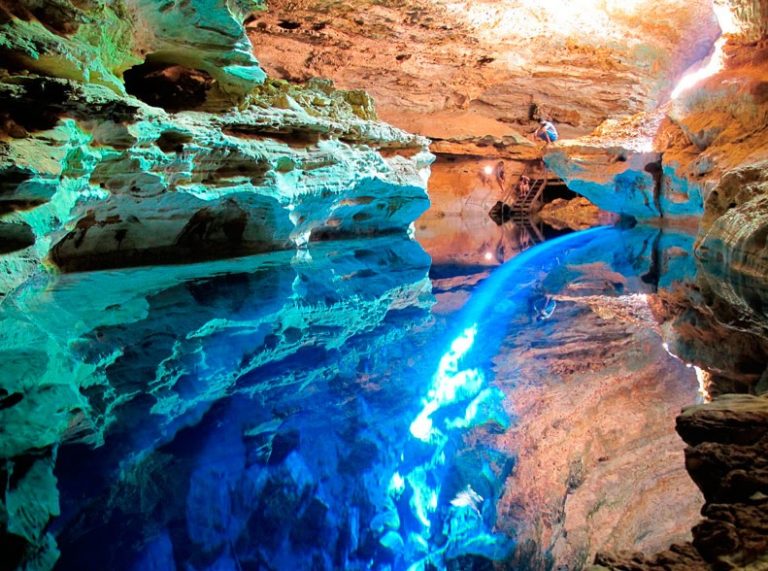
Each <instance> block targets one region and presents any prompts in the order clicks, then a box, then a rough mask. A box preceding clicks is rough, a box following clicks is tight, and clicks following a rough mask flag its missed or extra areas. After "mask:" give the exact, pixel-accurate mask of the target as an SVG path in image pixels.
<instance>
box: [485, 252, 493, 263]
mask: <svg viewBox="0 0 768 571" xmlns="http://www.w3.org/2000/svg"><path fill="white" fill-rule="evenodd" d="M484 257H485V259H486V260H488V261H490V260H492V259H493V254H491V253H490V252H486V253H485V256H484Z"/></svg>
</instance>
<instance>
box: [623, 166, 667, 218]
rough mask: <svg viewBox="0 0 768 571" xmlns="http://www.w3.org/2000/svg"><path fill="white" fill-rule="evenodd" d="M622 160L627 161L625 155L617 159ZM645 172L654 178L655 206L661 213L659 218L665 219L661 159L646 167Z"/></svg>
mask: <svg viewBox="0 0 768 571" xmlns="http://www.w3.org/2000/svg"><path fill="white" fill-rule="evenodd" d="M622 159H623V161H626V160H627V158H626V157H624V156H623V155H620V156H619V157H618V158H617V160H622ZM645 172H647V173H649V174H650V175H651V176H652V177H653V206H654V207H655V208H656V212H658V213H659V218H664V213H663V212H662V211H661V190H662V184H663V177H662V168H661V159H659V160H658V161H656V162H652V163H648V164H647V165H645Z"/></svg>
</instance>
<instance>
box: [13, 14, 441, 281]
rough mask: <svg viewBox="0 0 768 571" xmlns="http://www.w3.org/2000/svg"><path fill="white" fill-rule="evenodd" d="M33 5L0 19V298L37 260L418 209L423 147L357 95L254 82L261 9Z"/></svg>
mask: <svg viewBox="0 0 768 571" xmlns="http://www.w3.org/2000/svg"><path fill="white" fill-rule="evenodd" d="M36 5H37V4H30V6H28V7H23V6H22V7H18V6H16V5H14V6H16V8H14V9H10V8H7V7H6V8H5V10H4V11H3V20H2V22H1V23H0V34H2V38H3V39H4V42H5V43H4V46H3V47H4V50H5V53H6V55H7V58H4V60H3V61H4V65H5V69H3V70H0V100H2V103H3V106H2V107H3V112H2V135H3V136H2V139H0V185H1V187H2V193H1V194H0V202H2V208H3V210H4V211H5V214H4V216H3V218H2V228H3V232H4V233H5V234H7V235H9V236H11V237H12V243H15V244H16V249H15V250H14V251H13V252H9V253H7V254H5V255H4V256H3V257H2V260H0V264H2V265H3V268H4V270H5V271H3V278H2V282H3V283H2V287H0V291H3V292H6V291H8V290H9V289H10V288H12V287H14V286H15V285H18V284H19V283H20V282H21V281H23V280H24V279H25V278H26V277H27V276H28V275H30V273H31V272H33V271H35V269H36V268H37V267H38V265H39V262H40V260H43V259H48V260H50V261H51V262H53V263H54V264H55V265H56V266H58V267H59V268H62V269H64V270H80V269H91V268H100V267H116V266H125V265H137V264H146V263H158V262H184V261H189V260H196V259H210V258H218V257H224V256H233V255H240V254H245V253H251V252H262V251H270V250H275V249H285V248H295V247H297V246H302V245H303V244H305V243H306V242H307V241H309V240H317V239H326V238H330V237H344V236H349V235H370V234H374V233H380V232H391V231H405V230H406V229H407V227H408V226H409V224H410V223H411V222H412V221H413V220H414V219H415V218H416V217H417V216H418V215H419V214H420V213H421V212H422V211H423V210H424V209H426V207H427V204H428V201H427V198H426V193H425V185H426V177H427V175H428V167H429V164H430V162H431V160H432V156H431V155H430V154H429V153H428V151H427V150H426V145H427V141H426V140H425V139H423V138H420V137H417V136H412V135H409V134H407V133H405V132H403V131H400V130H398V129H394V128H392V127H389V126H388V125H385V124H383V123H378V122H376V121H375V110H374V109H373V103H372V100H371V99H370V98H369V97H368V96H367V95H365V94H364V93H362V92H355V91H338V90H336V89H335V88H334V87H333V85H332V84H331V83H330V82H328V81H323V80H314V81H312V82H310V83H309V84H307V85H306V86H304V87H294V86H291V85H289V84H287V83H285V82H281V81H266V82H265V79H264V77H265V76H264V73H263V71H262V70H261V68H260V67H259V65H258V63H257V62H256V60H255V59H254V58H253V55H252V54H251V45H250V42H249V40H248V38H247V37H246V35H245V33H244V28H243V26H242V20H243V19H244V18H245V15H246V14H247V13H249V12H250V11H252V10H254V9H256V8H258V7H259V6H260V3H258V2H216V1H212V2H204V3H195V4H189V3H183V2H179V3H171V4H170V5H164V6H163V9H162V10H161V9H159V5H158V3H156V2H152V1H139V2H118V3H101V2H94V3H92V5H91V4H89V5H87V6H80V5H79V4H78V5H77V6H80V7H76V6H75V5H74V4H69V3H66V2H64V3H62V7H61V10H60V11H54V12H50V11H45V10H43V11H41V10H37V11H36V9H35V8H34V7H33V6H36ZM46 18H47V19H46ZM65 20H66V21H70V20H71V24H67V25H65V23H64V21H65ZM109 26H112V28H111V29H110V31H111V32H112V33H111V34H107V33H106V30H107V27H109ZM142 62H143V63H142ZM137 64H139V65H137ZM131 66H133V67H131ZM131 74H133V75H131ZM132 86H133V87H132ZM137 86H138V87H137ZM126 90H127V91H128V92H126ZM131 93H133V94H135V95H136V97H134V96H133V95H132V94H131ZM140 98H143V101H142V100H141V99H140ZM147 103H150V104H151V105H147ZM212 110H218V112H217V113H216V114H212V113H209V111H212ZM32 241H34V243H33V244H30V242H32Z"/></svg>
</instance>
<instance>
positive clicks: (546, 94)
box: [248, 0, 720, 138]
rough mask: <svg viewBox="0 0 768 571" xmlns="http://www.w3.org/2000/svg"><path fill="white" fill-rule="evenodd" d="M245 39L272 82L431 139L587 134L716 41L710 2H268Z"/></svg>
mask: <svg viewBox="0 0 768 571" xmlns="http://www.w3.org/2000/svg"><path fill="white" fill-rule="evenodd" d="M248 30H249V34H250V37H251V40H252V42H253V44H254V49H255V53H256V56H257V58H258V59H259V61H260V62H261V64H262V66H263V67H264V68H265V69H266V71H267V73H268V74H269V75H270V76H272V77H281V78H286V79H292V80H299V81H303V80H306V79H308V78H309V77H312V76H322V77H329V78H331V79H333V80H334V81H335V82H336V83H337V84H338V85H339V86H340V87H343V88H361V89H365V90H366V91H368V92H369V93H370V94H372V95H373V97H374V98H375V100H376V103H377V108H378V111H379V116H380V118H381V119H383V120H385V121H388V122H390V123H392V124H394V125H396V126H399V127H402V128H405V129H409V130H411V131H415V132H418V133H421V134H424V135H427V136H430V137H433V138H449V137H463V136H482V135H495V136H501V135H505V134H510V131H512V130H513V129H515V130H522V131H526V130H530V129H531V128H532V127H533V125H534V123H533V122H532V119H536V118H537V117H538V116H539V115H540V114H544V115H548V116H550V117H551V118H552V119H554V120H555V121H557V122H558V123H559V124H561V126H562V128H563V130H564V134H565V135H566V136H576V135H581V134H584V133H588V132H590V131H591V130H592V129H593V128H594V127H596V126H597V125H598V124H600V123H601V122H602V121H603V120H604V119H606V118H608V117H617V116H621V115H626V114H632V113H636V112H640V111H647V110H650V109H652V108H654V107H655V106H656V105H657V104H658V103H660V102H663V101H664V100H666V99H667V98H668V96H669V92H670V91H671V89H672V88H673V87H674V83H675V82H676V81H677V79H678V78H679V77H680V76H681V74H682V73H683V72H684V70H685V69H686V68H687V67H688V66H690V65H691V64H692V63H694V62H696V61H698V60H700V59H701V58H703V57H704V56H706V55H707V53H708V52H709V51H710V49H711V47H712V44H713V42H714V41H715V39H716V38H717V36H718V35H719V33H720V28H719V26H718V22H717V18H716V17H715V13H714V11H713V8H712V1H711V0H694V1H687V0H662V1H653V2H651V1H649V0H621V1H619V0H581V1H565V0H560V1H547V2H542V1H535V0H428V1H427V0H338V1H333V2H332V1H329V0H271V1H270V2H269V9H268V11H267V12H264V13H257V14H254V15H253V16H252V18H251V20H250V21H249V23H248Z"/></svg>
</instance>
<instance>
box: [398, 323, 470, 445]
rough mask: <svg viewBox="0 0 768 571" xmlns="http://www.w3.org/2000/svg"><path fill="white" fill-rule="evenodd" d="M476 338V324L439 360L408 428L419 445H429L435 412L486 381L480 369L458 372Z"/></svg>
mask: <svg viewBox="0 0 768 571" xmlns="http://www.w3.org/2000/svg"><path fill="white" fill-rule="evenodd" d="M476 335H477V324H476V323H475V324H473V325H472V326H471V327H468V328H467V329H465V330H464V331H463V332H462V333H461V335H459V336H458V337H457V338H456V339H454V340H453V343H451V347H450V349H448V352H447V353H445V355H443V356H442V358H441V359H440V363H439V365H438V367H437V372H436V373H435V376H434V378H433V379H432V388H431V389H430V390H429V393H428V394H427V396H428V400H426V401H425V402H424V408H423V409H422V410H421V412H420V413H419V414H418V416H417V417H416V418H415V419H414V421H413V422H412V423H411V426H410V431H411V434H412V435H413V436H414V437H416V438H418V439H419V440H421V441H422V442H428V441H429V440H430V439H431V437H432V435H433V426H432V419H431V416H432V414H433V413H434V412H435V411H437V410H438V409H440V408H442V407H443V406H445V405H447V404H450V403H453V402H455V401H457V400H459V399H463V398H470V397H472V396H474V395H476V394H477V393H478V392H479V391H480V389H481V387H482V385H483V382H484V381H485V376H484V375H483V372H482V371H481V370H479V369H465V370H461V371H460V370H459V361H460V360H461V358H462V357H463V356H464V355H466V353H467V352H468V351H469V350H470V349H471V348H472V345H474V343H475V336H476Z"/></svg>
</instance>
